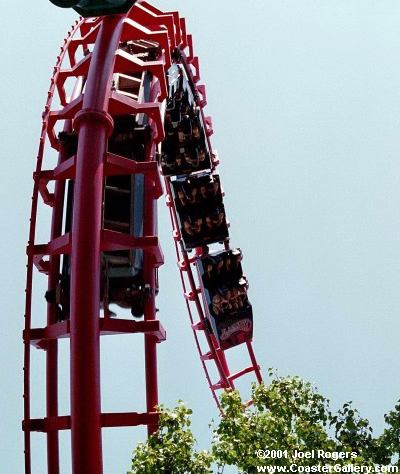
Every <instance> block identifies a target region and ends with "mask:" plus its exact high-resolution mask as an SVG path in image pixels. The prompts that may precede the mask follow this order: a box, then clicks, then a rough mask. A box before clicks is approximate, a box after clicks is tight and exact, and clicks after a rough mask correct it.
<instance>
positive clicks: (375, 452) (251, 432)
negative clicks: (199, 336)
mask: <svg viewBox="0 0 400 474" xmlns="http://www.w3.org/2000/svg"><path fill="white" fill-rule="evenodd" d="M270 378H271V382H270V384H269V385H263V384H262V385H259V386H254V387H253V401H254V404H253V406H252V407H248V408H243V404H242V400H241V399H240V396H239V394H238V393H237V392H235V391H231V392H226V393H224V394H223V395H222V397H221V407H222V411H223V413H224V416H223V417H222V418H221V420H220V422H219V424H218V426H216V427H214V429H213V441H212V445H211V448H210V450H209V451H201V452H197V451H196V450H195V439H194V436H193V434H192V433H191V431H190V415H191V411H190V410H188V409H187V408H186V407H185V406H184V405H183V404H182V403H180V404H179V406H178V407H177V408H175V409H174V410H172V411H171V410H166V409H165V408H161V413H160V429H159V431H158V433H156V434H155V435H153V436H152V437H150V439H149V440H148V441H147V442H146V443H143V444H140V445H139V446H138V447H137V448H136V450H135V452H134V459H133V461H132V471H131V472H130V473H129V474H147V473H148V474H150V473H152V474H153V473H159V472H160V473H166V474H168V473H169V474H185V473H188V474H189V473H190V474H207V473H210V472H212V471H211V466H212V465H213V463H214V465H216V466H217V467H218V470H219V471H218V472H223V469H224V466H225V465H232V466H236V467H237V468H238V471H239V472H240V473H246V474H247V473H248V474H252V473H256V472H259V471H258V468H259V467H260V466H268V465H270V466H290V465H292V464H296V465H298V466H300V465H301V466H309V467H311V466H315V465H317V464H320V465H326V464H341V465H345V464H353V465H359V466H372V465H375V464H382V465H388V464H390V463H392V464H396V465H397V466H399V465H400V463H399V452H400V402H399V404H397V405H396V406H395V408H394V410H393V411H391V412H390V413H389V414H387V415H385V422H386V429H385V431H384V433H383V434H382V435H381V436H379V437H373V431H372V428H371V426H370V424H369V422H368V420H366V419H365V418H362V417H361V416H360V414H359V413H358V411H357V410H356V409H354V408H353V407H352V404H351V402H349V403H345V404H344V405H343V407H342V408H341V409H340V410H338V411H337V413H332V411H331V409H330V405H329V401H328V400H327V399H326V398H325V397H324V396H322V395H321V394H320V393H319V392H318V390H317V389H316V388H315V387H313V386H312V385H311V384H310V383H308V382H305V381H304V380H302V379H300V378H299V377H279V376H277V375H276V374H275V373H274V372H273V371H270ZM305 453H312V456H311V455H310V457H307V456H306V455H305ZM339 453H345V454H343V455H341V454H339ZM346 453H347V454H346ZM305 472H308V471H307V469H306V471H305Z"/></svg>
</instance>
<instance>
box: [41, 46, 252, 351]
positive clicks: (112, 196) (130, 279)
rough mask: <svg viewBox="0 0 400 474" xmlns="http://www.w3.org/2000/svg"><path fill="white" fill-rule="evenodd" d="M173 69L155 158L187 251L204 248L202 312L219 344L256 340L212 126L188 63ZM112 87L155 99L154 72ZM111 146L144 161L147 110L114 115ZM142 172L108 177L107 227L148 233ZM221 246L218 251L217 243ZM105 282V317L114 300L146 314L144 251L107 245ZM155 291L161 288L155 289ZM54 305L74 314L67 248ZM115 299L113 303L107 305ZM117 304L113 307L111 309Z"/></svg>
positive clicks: (137, 49)
mask: <svg viewBox="0 0 400 474" xmlns="http://www.w3.org/2000/svg"><path fill="white" fill-rule="evenodd" d="M120 49H122V50H123V51H124V52H125V53H127V54H132V55H135V56H137V57H138V58H139V59H141V60H142V61H152V60H154V59H157V58H158V57H159V56H160V54H161V51H160V50H159V47H158V45H157V44H156V43H152V42H149V41H140V40H139V41H133V42H126V43H121V44H120ZM175 60H176V62H175V64H174V65H173V66H172V67H171V68H170V69H169V71H168V83H169V95H168V99H167V100H166V103H165V104H164V106H163V107H164V109H165V117H164V129H165V140H164V141H163V143H162V144H161V146H160V148H159V150H158V151H159V152H158V153H157V157H158V160H159V165H160V168H161V172H162V173H163V175H164V176H165V177H166V179H167V180H169V181H170V183H171V192H172V198H173V203H174V208H175V212H176V216H177V220H178V224H179V227H180V238H181V244H182V246H183V250H184V251H185V252H191V251H192V250H193V249H201V251H200V252H197V253H198V254H199V256H198V257H196V259H195V265H196V268H197V273H198V280H199V286H200V288H201V290H202V291H201V293H202V295H203V306H204V309H205V315H206V317H207V319H208V321H209V324H208V325H207V326H208V329H209V330H210V331H212V333H213V334H214V336H215V337H216V339H217V341H218V343H219V345H220V347H221V348H222V349H228V348H230V347H233V346H235V345H238V344H241V343H243V342H246V341H250V340H251V339H252V334H253V314H252V307H251V304H250V302H249V300H248V297H247V289H248V283H247V280H246V277H245V276H244V275H243V271H242V265H241V260H242V252H241V251H240V249H230V248H229V244H228V242H229V230H228V223H227V220H226V215H225V208H224V204H223V193H222V190H221V183H220V178H219V175H218V174H217V173H216V172H215V170H214V166H213V160H212V152H211V149H210V145H209V141H208V139H207V131H206V130H207V127H206V124H205V121H204V118H203V115H202V112H201V109H200V107H199V106H198V105H197V102H196V100H195V97H196V93H195V89H194V85H193V83H192V81H191V79H190V78H189V75H188V72H187V70H185V68H184V67H183V66H182V65H181V64H179V58H175ZM113 87H114V88H115V90H116V91H117V92H118V93H120V94H124V95H127V96H128V97H130V98H132V99H134V100H135V101H137V102H139V103H145V102H149V101H152V100H155V98H154V95H155V94H154V90H156V89H157V79H156V78H155V77H153V76H152V75H151V74H150V73H148V72H146V73H142V74H140V75H138V74H135V73H132V74H115V75H114V78H113ZM113 121H114V130H113V133H112V135H111V137H110V138H109V142H108V151H109V152H110V153H113V154H115V155H119V156H122V157H125V158H128V159H131V160H135V161H137V162H141V161H145V160H146V156H147V155H146V154H147V153H149V144H150V143H151V127H150V125H149V122H148V117H147V116H146V115H144V114H136V115H120V116H114V117H113ZM58 140H59V144H60V149H61V150H62V151H63V152H64V154H65V156H66V157H70V156H73V155H75V154H76V152H77V142H78V136H77V134H76V133H75V132H74V131H73V130H72V131H71V132H61V133H60V134H59V137H58ZM144 186H145V181H144V176H143V174H133V175H124V176H109V177H107V178H105V182H104V194H103V196H104V198H103V227H104V229H108V230H114V231H118V232H122V233H126V234H129V235H131V236H133V237H143V212H144V211H143V206H144ZM73 189H74V183H73V181H72V180H71V181H70V182H69V185H68V193H67V201H66V218H65V231H66V232H68V231H69V230H70V228H71V226H72V219H73V216H72V205H73V194H74V192H73ZM221 245H222V250H218V246H219V247H221ZM101 266H102V276H101V282H100V289H101V291H100V293H101V305H102V308H103V310H104V316H105V317H110V316H115V315H116V314H115V312H114V311H115V310H116V309H115V308H113V306H112V305H117V306H119V307H122V308H129V309H130V310H131V313H132V315H133V316H134V317H136V318H140V317H142V316H143V314H144V307H145V302H146V298H147V297H148V295H149V293H150V288H149V286H148V285H147V284H146V282H145V281H144V277H143V250H141V249H130V250H121V251H113V252H104V253H103V255H102V261H101ZM155 290H156V291H158V288H156V289H155ZM46 299H47V301H48V303H49V304H55V305H56V306H57V313H58V317H59V320H65V319H68V318H69V316H70V310H69V300H70V257H69V256H68V255H65V256H64V258H63V263H62V271H61V275H60V278H59V283H58V285H57V287H56V288H53V289H50V290H49V291H48V292H47V293H46ZM110 305H111V308H110ZM113 309H114V311H113Z"/></svg>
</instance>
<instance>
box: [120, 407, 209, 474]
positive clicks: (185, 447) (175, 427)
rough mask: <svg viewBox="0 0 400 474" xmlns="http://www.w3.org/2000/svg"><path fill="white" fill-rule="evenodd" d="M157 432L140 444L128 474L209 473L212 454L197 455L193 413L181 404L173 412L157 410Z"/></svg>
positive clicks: (162, 408) (163, 409)
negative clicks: (192, 428)
mask: <svg viewBox="0 0 400 474" xmlns="http://www.w3.org/2000/svg"><path fill="white" fill-rule="evenodd" d="M159 413H160V421H159V430H158V432H157V433H155V434H153V435H152V436H150V438H149V439H148V440H147V442H145V443H140V444H139V445H138V446H137V447H136V449H135V451H134V458H133V460H132V469H131V471H130V472H129V473H128V474H156V473H164V474H186V473H187V474H208V473H212V471H211V469H210V466H211V455H210V454H209V453H208V452H206V451H200V452H196V450H195V447H194V446H195V443H196V440H195V438H194V436H193V433H192V432H191V430H190V415H191V414H192V411H191V410H189V409H188V408H186V407H185V406H184V404H183V403H182V402H179V405H178V406H177V407H176V408H175V409H174V410H167V409H166V408H165V407H162V406H161V407H159Z"/></svg>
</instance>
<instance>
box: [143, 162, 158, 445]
mask: <svg viewBox="0 0 400 474" xmlns="http://www.w3.org/2000/svg"><path fill="white" fill-rule="evenodd" d="M147 159H148V160H150V159H151V156H150V153H148V157H147ZM152 188H153V186H152V183H151V181H150V179H149V178H148V177H145V195H144V203H145V204H144V206H145V207H144V223H143V232H144V235H157V224H156V223H157V202H156V201H155V200H154V197H153V196H154V195H153V189H152ZM143 270H144V281H145V283H147V284H149V285H150V288H151V295H150V297H149V298H148V300H147V302H146V306H145V314H144V317H145V320H146V321H152V320H155V319H156V303H155V300H156V269H155V265H154V258H153V256H152V255H151V254H150V253H148V252H146V253H145V257H144V268H143ZM144 344H145V369H146V404H147V412H148V413H150V412H154V411H155V408H156V406H157V405H158V378H157V340H156V338H155V337H154V336H153V335H149V334H145V336H144ZM156 430H157V425H148V426H147V432H148V435H149V436H150V435H151V434H152V433H154V432H155V431H156Z"/></svg>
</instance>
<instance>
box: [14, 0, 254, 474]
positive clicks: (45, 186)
mask: <svg viewBox="0 0 400 474" xmlns="http://www.w3.org/2000/svg"><path fill="white" fill-rule="evenodd" d="M128 40H129V41H135V40H147V41H151V42H156V43H157V44H158V45H159V46H160V48H161V49H162V51H163V54H162V57H160V58H158V59H157V60H152V61H141V60H138V59H137V58H134V57H133V56H129V55H128V54H124V52H123V51H121V50H120V49H119V44H120V42H121V41H128ZM177 58H178V59H177ZM173 61H175V62H179V63H180V64H181V65H182V67H183V68H184V69H185V71H186V74H187V76H188V78H189V82H190V86H191V88H192V91H193V93H194V97H195V98H196V102H197V105H198V106H199V107H200V109H201V114H202V117H203V122H204V123H205V124H206V128H207V135H208V137H207V140H208V144H209V146H210V149H211V143H210V139H209V136H210V135H211V134H212V127H211V120H210V119H209V118H206V117H205V116H204V114H203V107H204V106H205V105H206V94H205V87H204V86H202V85H198V81H199V79H200V72H199V61H198V58H197V57H195V56H194V54H193V45H192V37H191V35H188V34H187V33H186V25H185V20H184V19H183V18H180V17H179V14H178V13H177V12H172V13H162V12H161V11H159V10H157V9H155V8H154V7H152V6H151V5H149V4H148V3H147V2H144V1H142V2H138V3H137V4H136V5H135V6H134V7H132V9H131V10H130V11H129V12H128V13H127V14H126V15H114V16H110V17H101V18H98V19H80V20H78V21H76V22H75V23H74V25H73V26H72V28H71V30H70V32H69V33H68V36H67V38H66V39H65V40H64V43H63V45H62V47H61V52H60V54H59V56H58V58H57V63H56V66H55V68H54V73H53V77H52V79H51V85H50V89H49V92H48V97H47V102H46V106H45V110H44V113H43V125H42V132H41V136H40V143H39V151H38V156H37V164H36V171H35V172H34V188H33V197H32V212H31V219H30V230H29V241H28V247H27V255H28V262H27V283H26V311H25V330H24V335H23V339H24V347H25V353H24V421H23V430H24V437H25V474H31V472H32V466H31V433H32V432H35V431H39V432H43V433H45V434H46V437H47V465H48V470H47V472H48V473H49V474H59V472H60V467H59V431H60V430H71V440H72V445H71V449H72V466H73V473H74V474H88V473H90V474H101V473H102V472H103V467H102V439H101V430H102V428H103V427H117V426H136V425H147V427H148V432H149V434H150V433H152V432H154V430H155V429H156V428H157V421H158V417H157V413H156V406H157V404H158V388H157V356H156V345H157V343H159V342H162V341H164V340H165V337H166V334H165V330H164V328H163V327H162V325H161V323H160V322H159V321H158V320H157V319H156V308H155V297H156V287H157V281H156V280H157V268H158V267H159V266H160V265H162V263H163V255H162V251H161V248H160V245H159V241H158V237H157V214H156V202H157V199H158V198H159V197H160V196H161V195H162V193H163V189H162V183H161V181H162V180H161V176H160V172H159V167H158V163H157V161H156V157H157V150H158V145H159V143H160V142H161V141H162V140H163V139H164V128H163V121H164V117H163V103H165V99H166V98H167V95H168V86H167V78H166V73H167V71H168V69H169V68H170V66H171V64H172V62H173ZM66 64H67V65H66ZM144 71H147V72H151V74H152V77H154V78H155V80H154V81H153V83H154V84H155V86H156V87H154V91H153V93H152V94H151V98H150V101H148V102H144V101H140V100H133V99H132V98H129V97H127V96H124V95H121V94H119V93H118V91H115V89H114V88H113V84H112V77H113V74H115V73H128V72H129V73H132V72H134V73H138V72H144ZM70 78H74V81H75V86H74V89H73V91H72V93H71V97H67V92H66V87H65V86H66V83H67V81H68V79H70ZM57 95H58V97H57ZM53 99H55V100H53ZM54 104H55V105H54ZM138 113H142V114H145V115H146V116H147V117H148V118H149V125H150V127H151V131H152V133H151V138H150V141H149V143H148V144H147V145H146V152H145V160H144V161H143V162H136V161H133V160H129V159H127V158H124V157H121V156H118V155H115V154H112V153H110V152H108V151H107V140H108V137H109V136H110V134H111V133H112V130H113V117H114V116H118V115H123V114H138ZM60 125H62V128H63V130H64V131H66V132H70V131H71V130H72V129H74V130H76V131H77V132H78V133H79V135H78V137H79V139H78V149H77V153H76V154H74V155H73V156H67V154H66V153H65V150H63V148H62V147H60V145H59V142H58V140H57V135H56V128H57V127H58V129H60ZM47 145H48V146H47ZM48 154H49V155H50V157H51V155H53V156H54V157H56V156H57V154H58V158H56V160H57V161H56V162H55V163H54V165H53V166H52V167H50V169H43V162H44V158H47V155H48ZM217 164H218V160H217V158H216V156H215V155H214V156H213V161H212V167H213V169H214V168H215V167H216V166H217ZM136 174H143V175H144V183H145V194H144V218H143V236H142V237H133V236H131V235H127V234H124V233H121V232H117V231H114V230H107V229H104V228H103V223H102V206H103V188H104V180H105V177H107V176H115V175H136ZM69 180H74V189H75V191H74V200H73V211H72V215H73V219H72V228H71V230H70V231H69V232H65V233H64V232H63V222H64V220H65V215H64V214H65V209H64V208H65V205H64V202H65V196H66V183H67V181H69ZM163 180H164V188H165V193H166V199H167V205H168V207H169V212H170V216H171V222H172V227H173V235H174V240H175V247H176V254H177V260H178V266H179V271H180V276H181V281H182V287H183V293H184V297H185V301H186V305H187V309H188V313H189V318H190V324H191V327H192V329H193V334H194V338H195V343H196V347H197V350H198V352H199V355H200V359H201V363H202V366H203V369H204V372H205V375H206V378H207V381H208V384H209V386H210V389H211V391H212V394H213V397H214V399H215V401H216V403H217V404H218V405H219V402H218V396H217V393H218V391H219V390H226V389H230V388H235V381H236V380H237V379H238V378H240V377H241V376H243V375H245V374H248V373H254V376H255V379H256V380H257V382H261V381H262V377H261V373H260V368H259V366H258V364H257V361H256V359H255V356H254V352H253V349H252V344H251V342H246V343H244V344H242V345H241V346H239V347H240V348H241V350H242V352H243V355H244V356H245V355H246V353H247V357H248V358H249V363H248V365H247V366H245V367H244V368H243V369H241V370H239V371H238V372H235V373H231V372H230V370H229V366H228V363H227V359H226V356H225V352H226V351H224V350H222V349H221V348H220V347H219V345H218V343H217V340H216V338H215V336H214V335H213V334H212V333H211V331H210V329H209V325H208V324H207V313H206V308H205V304H204V300H203V296H202V294H201V292H202V290H201V288H200V285H199V281H198V277H197V274H196V272H195V266H194V262H195V258H196V257H198V256H201V252H202V249H196V251H195V252H194V253H195V256H191V255H190V254H188V253H187V252H186V251H185V250H184V246H183V245H182V238H181V234H180V228H179V225H178V219H177V212H176V209H175V206H174V202H173V199H172V194H171V180H170V178H169V177H164V178H163ZM43 205H44V206H50V207H51V208H52V222H51V227H50V230H49V235H50V240H49V242H48V243H44V244H40V243H37V242H36V228H37V214H38V209H39V206H43ZM63 219H64V220H63ZM224 248H229V242H228V241H226V242H225V243H224ZM121 249H143V255H144V264H143V268H144V270H143V271H144V279H145V282H146V284H148V286H149V288H150V289H151V290H150V295H149V298H148V299H147V300H146V304H145V308H144V320H143V321H133V320H131V319H122V318H116V319H112V318H110V317H107V315H104V317H100V314H101V311H100V301H101V298H100V283H99V282H100V278H101V275H100V274H101V268H100V261H101V255H102V252H110V251H117V250H121ZM62 255H69V256H70V259H71V300H70V301H71V303H70V318H69V319H66V320H63V321H61V322H60V321H59V320H58V319H57V314H56V310H55V306H54V305H52V304H48V305H47V317H46V318H44V319H43V326H42V327H39V328H34V327H32V298H33V282H34V275H36V271H38V272H40V273H44V274H45V275H47V278H48V289H49V290H51V289H52V288H54V287H55V285H56V282H57V280H58V278H59V273H60V262H61V256H62ZM136 333H143V334H144V339H145V363H146V375H145V377H146V381H145V382H146V400H147V411H146V412H145V413H137V412H131V413H102V411H101V393H100V336H101V335H108V334H136ZM68 337H69V338H70V347H71V360H70V363H71V414H70V415H67V416H65V415H60V413H59V409H58V339H60V338H68ZM204 343H205V345H206V346H207V350H206V351H204V352H203V350H202V347H203V346H204ZM31 346H34V347H36V348H39V349H43V350H44V351H45V353H46V414H45V417H44V418H40V419H34V418H31V392H32V388H33V387H32V384H31ZM212 366H213V367H214V368H213V371H215V369H216V372H217V373H218V377H217V380H213V379H212V376H211V373H212V372H211V371H210V367H212ZM249 403H251V401H250V402H249Z"/></svg>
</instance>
